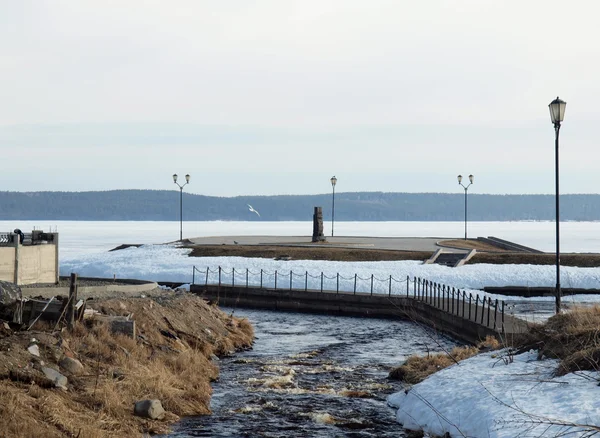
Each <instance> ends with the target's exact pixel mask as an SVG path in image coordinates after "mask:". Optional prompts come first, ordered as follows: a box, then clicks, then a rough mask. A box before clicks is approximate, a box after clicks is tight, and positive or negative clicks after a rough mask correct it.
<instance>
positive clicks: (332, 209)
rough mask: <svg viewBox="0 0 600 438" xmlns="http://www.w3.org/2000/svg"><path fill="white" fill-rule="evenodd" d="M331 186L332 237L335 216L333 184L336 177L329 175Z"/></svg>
mask: <svg viewBox="0 0 600 438" xmlns="http://www.w3.org/2000/svg"><path fill="white" fill-rule="evenodd" d="M330 181H331V188H332V189H333V197H332V198H331V237H333V219H334V218H335V185H336V183H337V178H336V177H335V175H334V176H332V177H331V179H330Z"/></svg>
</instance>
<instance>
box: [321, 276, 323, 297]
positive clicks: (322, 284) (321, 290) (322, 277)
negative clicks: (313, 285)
mask: <svg viewBox="0 0 600 438" xmlns="http://www.w3.org/2000/svg"><path fill="white" fill-rule="evenodd" d="M321 292H323V273H322V272H321Z"/></svg>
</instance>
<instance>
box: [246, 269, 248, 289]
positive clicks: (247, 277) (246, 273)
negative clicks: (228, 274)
mask: <svg viewBox="0 0 600 438" xmlns="http://www.w3.org/2000/svg"><path fill="white" fill-rule="evenodd" d="M246 289H248V268H246Z"/></svg>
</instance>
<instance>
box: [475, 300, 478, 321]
mask: <svg viewBox="0 0 600 438" xmlns="http://www.w3.org/2000/svg"><path fill="white" fill-rule="evenodd" d="M478 310H479V294H477V297H476V298H475V322H477V311H478Z"/></svg>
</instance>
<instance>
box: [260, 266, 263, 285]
mask: <svg viewBox="0 0 600 438" xmlns="http://www.w3.org/2000/svg"><path fill="white" fill-rule="evenodd" d="M262 274H263V270H262V269H261V270H260V288H261V289H262V287H263V286H262V285H263V280H262Z"/></svg>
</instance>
